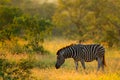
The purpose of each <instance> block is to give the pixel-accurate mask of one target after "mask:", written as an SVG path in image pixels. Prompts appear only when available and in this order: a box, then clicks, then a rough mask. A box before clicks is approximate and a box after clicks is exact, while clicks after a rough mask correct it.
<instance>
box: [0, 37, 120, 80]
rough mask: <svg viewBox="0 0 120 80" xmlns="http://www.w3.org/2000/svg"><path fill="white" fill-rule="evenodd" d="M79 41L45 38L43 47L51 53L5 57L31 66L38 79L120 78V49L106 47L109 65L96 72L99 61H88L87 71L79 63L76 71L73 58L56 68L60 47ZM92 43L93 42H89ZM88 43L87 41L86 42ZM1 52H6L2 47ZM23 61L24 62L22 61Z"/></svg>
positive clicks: (106, 57) (96, 79)
mask: <svg viewBox="0 0 120 80" xmlns="http://www.w3.org/2000/svg"><path fill="white" fill-rule="evenodd" d="M72 43H77V42H76V41H72V40H65V39H53V40H51V41H49V40H45V42H44V43H43V47H44V48H45V49H46V50H48V51H50V53H51V54H49V55H40V54H25V53H24V54H10V53H9V52H6V53H7V54H6V55H5V58H6V59H7V60H8V61H9V62H16V63H17V64H18V63H20V64H21V66H22V67H23V68H24V67H27V68H28V67H30V68H31V76H34V77H35V79H37V80H120V50H119V49H106V54H105V60H106V64H107V67H105V71H104V72H102V70H100V71H99V72H97V73H96V69H97V62H96V61H93V62H90V63H89V62H86V72H87V74H86V73H85V72H84V70H83V68H82V66H81V64H80V63H79V70H78V72H76V71H75V65H74V61H73V59H66V61H65V63H64V64H63V65H62V66H61V68H60V69H58V70H57V69H55V62H56V52H57V50H59V49H60V48H62V47H64V46H66V45H70V44H72ZM88 43H92V42H88ZM21 44H22V43H21ZM85 44H86V43H85ZM0 51H1V52H0V53H4V52H5V51H2V49H0ZM21 61H22V62H21Z"/></svg>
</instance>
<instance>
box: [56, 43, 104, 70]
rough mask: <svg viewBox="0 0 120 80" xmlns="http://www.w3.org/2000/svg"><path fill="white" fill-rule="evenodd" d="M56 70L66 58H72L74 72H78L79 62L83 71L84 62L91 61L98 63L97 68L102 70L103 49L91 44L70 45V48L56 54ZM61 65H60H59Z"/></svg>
mask: <svg viewBox="0 0 120 80" xmlns="http://www.w3.org/2000/svg"><path fill="white" fill-rule="evenodd" d="M57 55H58V58H59V59H60V58H61V57H62V59H61V62H60V60H59V59H57V63H56V68H58V67H60V66H61V65H62V64H63V63H64V62H63V60H64V59H66V58H73V59H74V61H75V65H76V70H78V61H80V62H81V64H82V67H83V68H84V69H85V62H91V61H93V60H97V61H98V68H97V70H99V68H100V67H102V69H104V65H105V56H104V55H105V48H104V47H103V46H101V45H99V44H91V45H81V44H72V45H70V46H67V47H64V48H62V49H60V50H58V52H57ZM59 63H62V64H59Z"/></svg>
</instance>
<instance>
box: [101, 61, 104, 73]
mask: <svg viewBox="0 0 120 80" xmlns="http://www.w3.org/2000/svg"><path fill="white" fill-rule="evenodd" d="M101 66H102V71H104V63H103V59H102V62H101Z"/></svg>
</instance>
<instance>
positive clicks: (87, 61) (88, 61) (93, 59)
mask: <svg viewBox="0 0 120 80" xmlns="http://www.w3.org/2000/svg"><path fill="white" fill-rule="evenodd" d="M94 60H95V59H93V60H85V62H91V61H94Z"/></svg>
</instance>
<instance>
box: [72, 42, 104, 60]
mask: <svg viewBox="0 0 120 80" xmlns="http://www.w3.org/2000/svg"><path fill="white" fill-rule="evenodd" d="M74 47H75V48H76V49H77V50H76V51H77V52H79V55H78V56H76V57H75V58H76V59H77V60H79V59H84V60H85V61H86V62H91V61H93V60H95V59H97V57H100V56H101V57H103V55H104V53H105V49H104V47H103V46H101V45H99V44H91V45H81V44H78V45H76V46H74Z"/></svg>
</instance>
